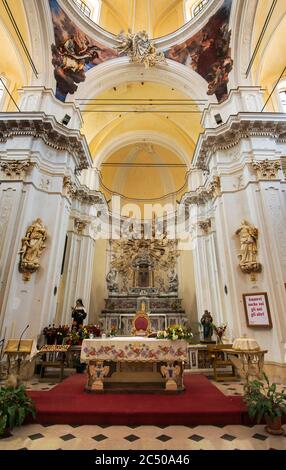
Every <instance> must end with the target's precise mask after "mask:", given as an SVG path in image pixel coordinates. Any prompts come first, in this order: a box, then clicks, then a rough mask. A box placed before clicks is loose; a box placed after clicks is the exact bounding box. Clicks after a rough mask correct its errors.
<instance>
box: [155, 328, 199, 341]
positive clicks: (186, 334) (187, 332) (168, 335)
mask: <svg viewBox="0 0 286 470" xmlns="http://www.w3.org/2000/svg"><path fill="white" fill-rule="evenodd" d="M192 337H193V333H192V332H191V329H190V328H187V327H185V326H181V325H173V326H169V327H168V328H166V330H162V331H158V332H157V338H158V339H171V340H172V341H176V340H177V339H184V340H186V341H189V340H190V339H191V338H192Z"/></svg>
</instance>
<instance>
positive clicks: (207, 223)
mask: <svg viewBox="0 0 286 470" xmlns="http://www.w3.org/2000/svg"><path fill="white" fill-rule="evenodd" d="M211 225H212V224H211V219H206V220H201V221H200V222H198V226H199V227H200V229H201V230H202V231H203V232H204V233H205V234H207V233H209V229H210V228H211Z"/></svg>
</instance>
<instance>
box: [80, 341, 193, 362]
mask: <svg viewBox="0 0 286 470" xmlns="http://www.w3.org/2000/svg"><path fill="white" fill-rule="evenodd" d="M187 355H188V343H187V342H186V341H184V340H177V341H171V340H168V339H155V338H142V337H116V338H106V339H105V338H97V339H85V340H84V341H83V343H82V347H81V356H80V360H81V362H89V361H91V360H102V361H115V362H130V361H138V362H161V361H163V362H166V361H181V362H183V361H187Z"/></svg>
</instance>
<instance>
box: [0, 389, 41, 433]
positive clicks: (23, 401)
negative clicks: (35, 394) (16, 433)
mask: <svg viewBox="0 0 286 470" xmlns="http://www.w3.org/2000/svg"><path fill="white" fill-rule="evenodd" d="M29 414H31V415H32V416H33V417H35V415H36V412H35V406H34V403H33V401H32V399H31V398H29V397H28V395H27V394H26V390H25V387H24V386H23V385H21V386H20V387H17V388H13V387H1V388H0V437H1V436H2V437H6V436H7V437H8V436H9V435H10V430H11V429H13V428H14V427H15V426H21V424H23V422H24V420H25V418H26V416H28V415H29Z"/></svg>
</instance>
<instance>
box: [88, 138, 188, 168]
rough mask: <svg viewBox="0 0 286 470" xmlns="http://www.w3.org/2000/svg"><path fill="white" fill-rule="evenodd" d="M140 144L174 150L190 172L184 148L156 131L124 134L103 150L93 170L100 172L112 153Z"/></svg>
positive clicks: (95, 161)
mask: <svg viewBox="0 0 286 470" xmlns="http://www.w3.org/2000/svg"><path fill="white" fill-rule="evenodd" d="M140 142H145V143H146V142H150V143H153V144H158V145H161V147H164V148H166V149H169V150H172V151H173V152H174V153H175V154H176V155H178V157H179V158H181V160H182V161H183V162H184V163H185V165H186V167H187V170H188V171H189V170H190V169H191V160H190V158H188V155H187V153H186V152H185V151H184V150H183V149H182V147H181V146H180V145H178V144H177V143H176V142H174V140H172V139H171V138H170V137H169V136H168V135H167V134H163V133H158V132H155V131H137V132H126V133H125V134H122V135H121V137H120V139H117V140H116V141H114V140H113V141H112V142H109V143H107V144H106V145H105V146H104V147H103V148H102V149H101V151H100V152H99V153H98V154H97V155H96V158H95V159H94V165H93V168H95V169H97V170H100V167H101V165H102V163H103V162H104V161H105V160H106V159H107V158H109V156H110V155H111V154H112V153H114V152H116V151H117V150H119V149H120V148H122V147H125V146H126V145H130V144H138V143H140Z"/></svg>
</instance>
